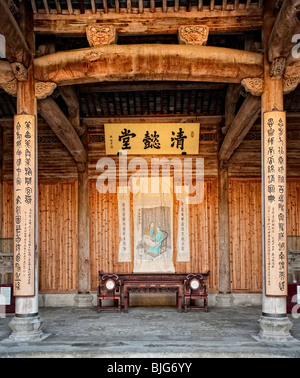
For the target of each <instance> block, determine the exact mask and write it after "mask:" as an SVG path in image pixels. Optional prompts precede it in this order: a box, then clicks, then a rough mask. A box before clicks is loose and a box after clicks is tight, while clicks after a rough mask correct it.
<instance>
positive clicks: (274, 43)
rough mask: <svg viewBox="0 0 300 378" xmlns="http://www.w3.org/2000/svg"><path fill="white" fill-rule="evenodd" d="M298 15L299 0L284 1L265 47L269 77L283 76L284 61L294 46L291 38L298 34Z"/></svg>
mask: <svg viewBox="0 0 300 378" xmlns="http://www.w3.org/2000/svg"><path fill="white" fill-rule="evenodd" d="M299 14H300V0H285V1H284V3H283V5H282V7H281V9H280V12H279V14H278V16H277V19H276V22H275V25H274V27H273V30H272V34H271V36H270V39H269V42H268V46H267V51H268V59H269V62H270V63H271V71H270V75H271V76H274V77H281V76H283V74H284V70H285V66H286V60H287V59H288V57H289V56H290V55H291V52H292V48H293V46H294V43H293V42H292V37H293V35H295V34H297V33H298V34H299V30H300V20H299Z"/></svg>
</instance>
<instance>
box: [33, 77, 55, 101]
mask: <svg viewBox="0 0 300 378" xmlns="http://www.w3.org/2000/svg"><path fill="white" fill-rule="evenodd" d="M56 87H57V85H56V84H55V83H52V82H44V81H36V82H35V97H36V98H37V99H38V100H43V99H45V98H46V97H48V96H51V95H52V93H53V92H54V90H55V88H56Z"/></svg>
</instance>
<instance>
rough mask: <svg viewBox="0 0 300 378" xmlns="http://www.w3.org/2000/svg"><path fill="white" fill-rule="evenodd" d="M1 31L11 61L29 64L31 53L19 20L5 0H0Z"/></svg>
mask: <svg viewBox="0 0 300 378" xmlns="http://www.w3.org/2000/svg"><path fill="white" fill-rule="evenodd" d="M0 10H1V11H0V31H1V34H3V35H4V37H5V39H6V58H7V60H8V61H9V62H10V63H22V64H23V65H24V66H25V67H28V66H29V63H30V61H31V53H30V50H29V47H28V45H27V42H26V40H25V38H24V36H23V34H22V32H21V30H20V27H19V25H18V24H17V21H16V20H15V18H14V16H13V15H12V13H11V11H10V10H9V7H8V6H7V4H6V2H5V1H4V0H0Z"/></svg>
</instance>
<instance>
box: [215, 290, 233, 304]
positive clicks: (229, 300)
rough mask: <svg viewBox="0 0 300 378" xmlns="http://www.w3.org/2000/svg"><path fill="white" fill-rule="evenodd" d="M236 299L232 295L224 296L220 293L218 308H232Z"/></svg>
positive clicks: (217, 302) (217, 297) (217, 298)
mask: <svg viewBox="0 0 300 378" xmlns="http://www.w3.org/2000/svg"><path fill="white" fill-rule="evenodd" d="M233 300H234V297H233V295H232V294H230V293H228V294H222V293H219V294H218V295H217V296H216V306H217V307H232V306H233Z"/></svg>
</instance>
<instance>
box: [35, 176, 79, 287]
mask: <svg viewBox="0 0 300 378" xmlns="http://www.w3.org/2000/svg"><path fill="white" fill-rule="evenodd" d="M77 207H78V193H77V182H76V181H58V182H55V183H53V182H49V183H40V184H39V270H40V272H39V287H40V292H42V293H43V292H47V293H51V292H55V293H59V292H77V284H78V226H77V224H78V219H77V218H78V212H77Z"/></svg>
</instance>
